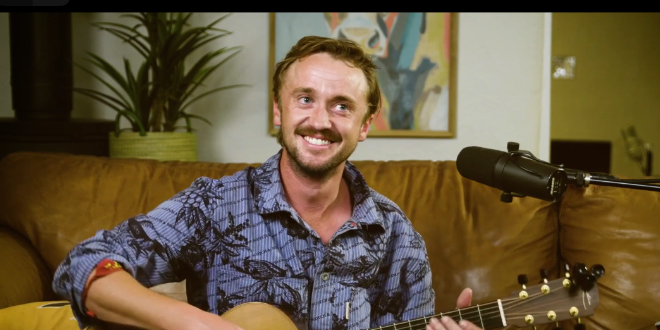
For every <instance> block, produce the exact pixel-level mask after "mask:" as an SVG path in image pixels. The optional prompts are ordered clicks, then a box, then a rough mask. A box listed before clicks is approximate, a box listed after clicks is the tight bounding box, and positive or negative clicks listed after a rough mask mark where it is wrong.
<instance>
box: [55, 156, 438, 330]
mask: <svg viewBox="0 0 660 330" xmlns="http://www.w3.org/2000/svg"><path fill="white" fill-rule="evenodd" d="M281 153H282V151H280V152H279V153H278V154H276V155H274V156H273V157H271V158H270V159H269V160H268V161H266V162H265V163H263V164H262V165H261V166H259V167H257V168H253V167H247V168H246V169H244V170H242V171H240V172H237V173H236V174H234V175H232V176H226V177H223V178H220V179H210V178H206V177H202V178H199V179H197V180H195V182H194V183H193V184H192V185H191V187H189V188H187V189H185V190H183V191H181V192H180V193H178V194H176V195H175V196H174V197H172V198H171V199H169V200H167V201H165V202H164V203H162V204H161V205H159V206H158V207H156V208H155V209H154V210H152V211H150V212H148V213H147V214H142V215H138V216H135V217H133V218H130V219H128V220H126V221H124V222H122V223H121V224H119V225H118V226H117V227H115V228H114V229H112V230H101V231H98V232H97V233H96V234H95V235H94V236H93V237H91V238H89V239H87V240H85V241H83V242H81V243H80V244H79V245H77V246H76V247H75V248H73V249H72V250H71V251H70V252H69V254H68V255H67V257H66V258H65V260H64V261H63V262H62V264H61V265H60V266H59V267H58V269H57V271H56V273H55V278H54V281H53V289H54V290H55V292H56V293H58V294H60V295H61V296H63V297H65V298H66V299H68V300H69V301H71V306H72V309H73V312H74V315H75V317H76V318H77V319H78V321H79V325H80V326H81V328H82V327H83V326H85V325H87V324H89V323H91V322H92V320H91V319H90V318H89V316H87V315H86V314H85V313H84V311H85V309H84V307H83V304H82V301H81V294H82V291H83V288H84V284H85V281H86V279H87V277H88V276H89V274H90V272H91V271H92V269H93V268H94V267H95V265H96V264H98V263H99V262H100V261H101V260H102V259H105V258H109V259H113V260H116V261H118V262H119V263H120V264H122V265H123V266H124V268H125V270H126V271H128V272H129V273H130V274H131V275H132V276H133V277H135V278H136V279H137V280H138V281H139V282H140V283H142V284H143V285H144V286H146V287H151V286H154V285H158V284H162V283H167V282H178V281H182V280H184V279H186V280H187V282H186V283H187V296H188V302H189V303H190V304H192V305H194V306H196V307H198V308H200V309H202V310H206V311H209V312H211V313H216V314H218V315H222V314H223V313H224V312H226V311H227V310H229V309H230V308H232V307H234V306H237V305H240V304H242V303H246V302H254V301H257V302H266V303H269V304H271V305H274V306H277V307H279V308H281V309H282V310H284V311H286V312H288V313H290V314H291V316H292V317H293V318H294V320H297V321H299V322H303V323H306V324H307V326H308V327H309V329H310V330H330V329H332V330H335V329H369V328H376V327H379V326H385V325H390V324H392V323H398V322H402V321H407V320H410V319H415V318H421V317H425V316H429V315H431V314H433V312H434V302H435V294H434V291H433V289H432V287H431V269H430V265H429V260H428V257H427V254H426V247H425V243H424V241H423V239H422V237H421V236H420V235H419V233H417V231H415V229H414V228H413V226H412V224H411V222H410V220H408V218H406V216H405V214H404V213H403V212H402V211H401V210H400V209H399V207H398V206H397V205H396V204H394V203H393V202H392V201H390V200H388V199H387V198H385V197H384V196H383V195H381V194H379V193H377V192H375V191H374V190H372V189H371V188H369V187H368V186H367V184H366V182H365V180H364V177H363V176H362V174H361V173H360V172H359V171H358V170H357V169H356V168H355V166H354V165H352V164H351V163H350V162H347V163H346V167H345V170H344V173H343V176H344V179H345V180H346V181H347V182H348V185H349V189H350V192H351V197H352V201H353V207H354V208H353V215H352V217H351V218H350V219H348V221H347V222H346V223H345V224H344V225H343V226H342V227H341V228H340V229H339V230H338V231H337V232H336V233H335V235H334V236H333V237H332V239H331V240H330V242H329V243H328V245H324V244H323V243H322V242H321V239H320V237H319V236H318V234H317V233H316V232H315V231H314V230H312V229H311V227H310V226H309V225H307V223H305V222H304V221H303V220H302V219H301V218H300V216H299V215H298V213H297V212H296V211H295V210H294V209H293V207H291V205H290V204H289V203H288V202H287V200H286V196H285V194H284V190H283V187H282V181H281V177H280V173H279V160H280V157H281ZM347 303H348V310H349V315H348V318H347V315H346V310H347Z"/></svg>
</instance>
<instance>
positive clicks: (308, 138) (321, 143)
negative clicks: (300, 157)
mask: <svg viewBox="0 0 660 330" xmlns="http://www.w3.org/2000/svg"><path fill="white" fill-rule="evenodd" d="M301 136H302V138H303V140H305V141H307V143H309V144H311V145H313V146H318V147H325V146H329V145H331V144H333V143H334V142H332V141H330V140H326V139H323V138H315V137H311V136H308V135H301Z"/></svg>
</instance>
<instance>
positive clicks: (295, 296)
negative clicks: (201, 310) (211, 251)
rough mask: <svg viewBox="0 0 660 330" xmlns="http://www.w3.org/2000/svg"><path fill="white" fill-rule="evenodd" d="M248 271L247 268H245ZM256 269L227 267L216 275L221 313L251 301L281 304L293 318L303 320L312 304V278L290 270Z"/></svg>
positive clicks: (279, 305) (218, 304)
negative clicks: (287, 271)
mask: <svg viewBox="0 0 660 330" xmlns="http://www.w3.org/2000/svg"><path fill="white" fill-rule="evenodd" d="M243 270H246V269H243ZM252 270H253V271H254V273H252V272H244V271H238V270H235V269H232V268H229V267H223V268H222V269H220V270H219V271H218V275H217V276H216V290H217V292H216V296H217V298H218V299H217V300H216V302H217V308H218V313H219V314H222V313H225V312H226V311H227V310H229V309H231V308H233V307H235V306H238V305H240V304H244V303H248V302H262V303H267V304H269V305H272V306H275V307H278V308H279V309H280V310H282V311H283V312H285V313H287V314H289V315H290V316H291V317H292V318H295V319H302V318H304V317H305V316H306V315H307V308H308V306H309V294H308V292H309V291H308V290H309V281H308V280H307V279H306V278H296V277H287V276H286V273H284V274H282V273H278V272H272V271H271V272H268V271H265V270H264V269H261V271H259V270H258V269H252Z"/></svg>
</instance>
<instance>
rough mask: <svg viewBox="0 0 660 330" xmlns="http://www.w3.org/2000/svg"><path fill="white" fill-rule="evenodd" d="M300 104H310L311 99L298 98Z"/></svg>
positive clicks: (305, 97)
mask: <svg viewBox="0 0 660 330" xmlns="http://www.w3.org/2000/svg"><path fill="white" fill-rule="evenodd" d="M300 102H301V103H304V104H310V103H312V98H311V97H309V96H303V97H301V98H300Z"/></svg>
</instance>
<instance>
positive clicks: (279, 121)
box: [273, 97, 282, 126]
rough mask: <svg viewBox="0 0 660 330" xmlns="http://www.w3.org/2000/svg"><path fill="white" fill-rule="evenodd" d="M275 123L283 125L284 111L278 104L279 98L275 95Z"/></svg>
mask: <svg viewBox="0 0 660 330" xmlns="http://www.w3.org/2000/svg"><path fill="white" fill-rule="evenodd" d="M273 125H274V126H282V113H281V111H280V107H279V106H278V105H277V98H276V97H273Z"/></svg>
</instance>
